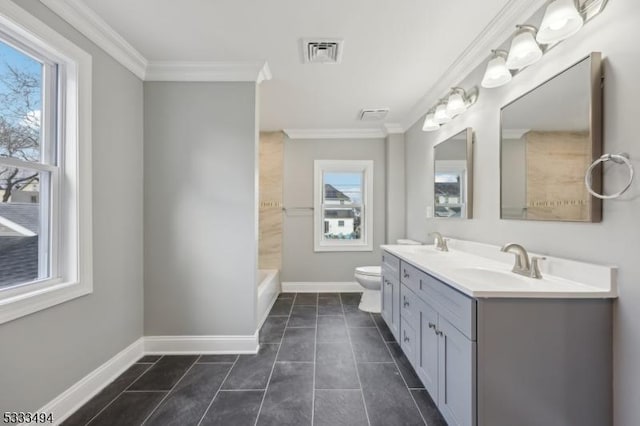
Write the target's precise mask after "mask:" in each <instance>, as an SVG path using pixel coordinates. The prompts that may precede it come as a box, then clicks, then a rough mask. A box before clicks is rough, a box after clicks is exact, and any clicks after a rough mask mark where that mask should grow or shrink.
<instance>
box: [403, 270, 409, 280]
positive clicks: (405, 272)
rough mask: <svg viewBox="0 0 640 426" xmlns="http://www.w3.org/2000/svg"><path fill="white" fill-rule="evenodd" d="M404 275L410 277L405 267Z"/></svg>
mask: <svg viewBox="0 0 640 426" xmlns="http://www.w3.org/2000/svg"><path fill="white" fill-rule="evenodd" d="M403 275H404V277H405V278H409V274H408V273H407V270H406V269H404V274H403Z"/></svg>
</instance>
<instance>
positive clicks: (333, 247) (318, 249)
mask: <svg viewBox="0 0 640 426" xmlns="http://www.w3.org/2000/svg"><path fill="white" fill-rule="evenodd" d="M314 251H316V252H326V251H373V247H372V246H370V245H366V244H358V245H355V244H354V245H348V244H345V245H338V244H335V245H334V244H332V245H320V246H318V247H315V249H314Z"/></svg>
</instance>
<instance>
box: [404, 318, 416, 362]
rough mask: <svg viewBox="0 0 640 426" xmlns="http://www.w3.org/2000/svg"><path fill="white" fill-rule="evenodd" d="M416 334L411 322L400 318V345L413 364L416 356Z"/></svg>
mask: <svg viewBox="0 0 640 426" xmlns="http://www.w3.org/2000/svg"><path fill="white" fill-rule="evenodd" d="M416 334H417V333H416V331H415V330H414V329H413V327H412V325H411V323H410V322H409V321H407V320H405V319H404V318H402V320H401V321H400V347H401V348H402V351H403V352H404V354H405V356H406V357H407V359H408V360H409V362H410V363H411V365H415V362H416V358H417V348H418V345H417V341H416V340H417V337H416Z"/></svg>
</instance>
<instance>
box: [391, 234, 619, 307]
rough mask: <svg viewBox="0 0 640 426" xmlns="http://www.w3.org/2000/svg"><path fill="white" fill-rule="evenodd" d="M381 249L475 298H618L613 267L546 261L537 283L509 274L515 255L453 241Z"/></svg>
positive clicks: (493, 248) (543, 263)
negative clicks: (440, 246)
mask: <svg viewBox="0 0 640 426" xmlns="http://www.w3.org/2000/svg"><path fill="white" fill-rule="evenodd" d="M381 248H382V249H383V250H385V251H387V252H389V253H391V254H393V255H395V256H397V257H399V258H400V259H402V260H404V261H405V262H407V263H409V264H411V265H413V266H415V267H416V268H418V269H420V270H422V271H424V272H426V273H428V274H429V275H432V276H434V277H435V278H438V279H439V280H441V281H443V282H445V283H446V284H448V285H450V286H451V287H453V288H455V289H456V290H458V291H460V292H462V293H464V294H466V295H468V296H470V297H474V298H551V299H596V298H616V297H618V295H617V287H616V273H617V268H616V267H613V266H603V265H594V264H589V263H583V262H576V261H573V260H567V259H561V258H556V257H550V256H547V259H546V260H544V261H542V264H541V267H540V269H541V272H542V279H534V278H529V277H525V276H522V275H519V274H515V273H513V272H511V268H512V267H513V264H514V255H513V254H512V253H502V252H500V248H499V247H497V246H491V245H488V244H482V243H475V242H471V241H463V240H449V251H448V252H440V251H437V250H436V249H435V248H434V246H428V245H424V246H405V245H383V246H381ZM530 255H535V254H533V253H531V254H530Z"/></svg>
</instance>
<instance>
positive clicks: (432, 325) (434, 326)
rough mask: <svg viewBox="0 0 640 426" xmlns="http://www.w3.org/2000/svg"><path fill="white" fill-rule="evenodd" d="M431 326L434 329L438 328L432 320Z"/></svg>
mask: <svg viewBox="0 0 640 426" xmlns="http://www.w3.org/2000/svg"><path fill="white" fill-rule="evenodd" d="M429 328H433V329H434V330H435V329H436V325H435V324H434V323H432V322H430V323H429Z"/></svg>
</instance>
